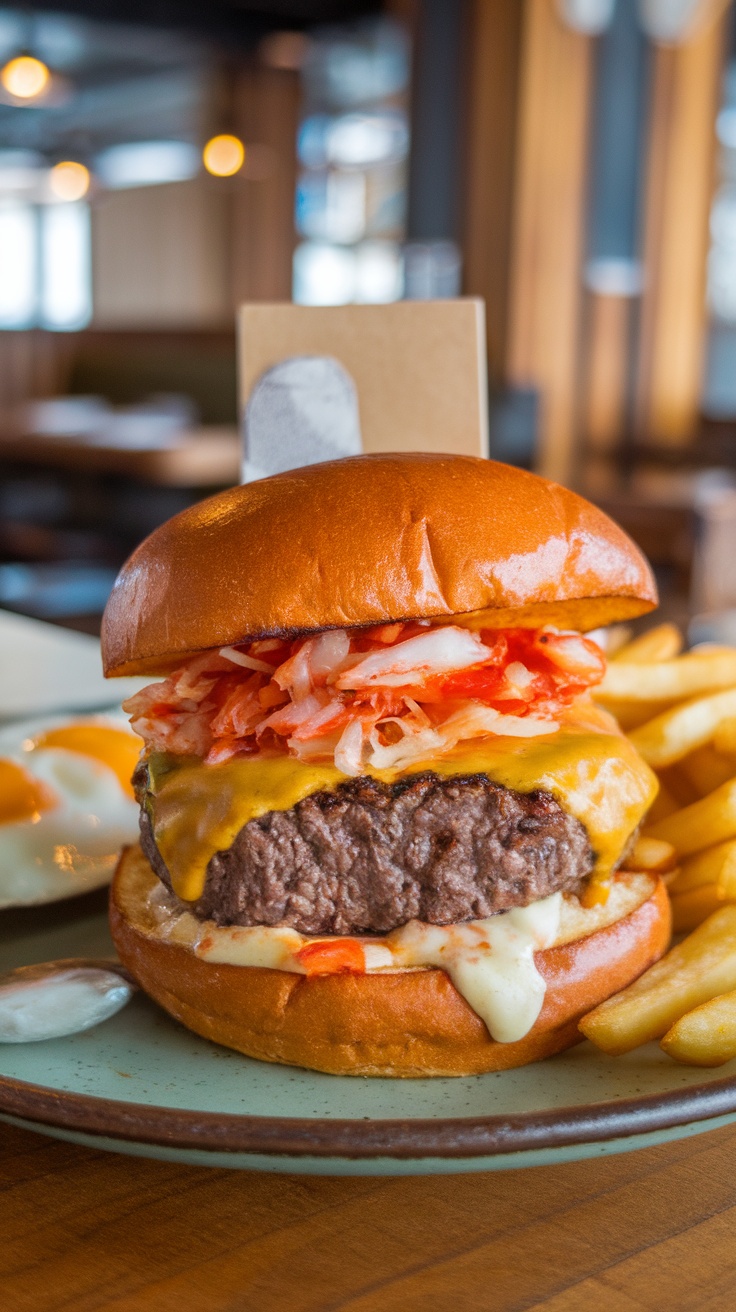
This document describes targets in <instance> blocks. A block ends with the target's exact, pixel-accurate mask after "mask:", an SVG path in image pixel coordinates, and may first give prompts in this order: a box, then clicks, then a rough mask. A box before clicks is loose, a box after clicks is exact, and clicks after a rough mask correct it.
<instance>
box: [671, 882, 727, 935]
mask: <svg viewBox="0 0 736 1312" xmlns="http://www.w3.org/2000/svg"><path fill="white" fill-rule="evenodd" d="M668 892H669V894H670V900H671V902H672V931H673V933H675V934H689V933H690V931H691V930H693V929H697V928H698V925H702V923H703V921H704V920H707V919H708V916H710V915H712V914H713V912H714V911H717V910H718V908H719V907H720V906H723V903H724V902H725V900H726V897H725V894H724V892H723V890H722V889H721V888H720V887H719V885H718V884H701V885H700V887H699V888H691V889H689V890H688V891H687V892H686V893H674V892H673V889H672V885H670V887H669V889H668Z"/></svg>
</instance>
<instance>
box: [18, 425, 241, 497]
mask: <svg viewBox="0 0 736 1312" xmlns="http://www.w3.org/2000/svg"><path fill="white" fill-rule="evenodd" d="M241 456H242V450H241V440H240V436H239V434H238V430H237V428H235V427H231V426H229V425H214V424H210V425H205V426H204V427H202V428H197V429H192V430H191V432H188V433H186V434H183V435H182V439H181V441H179V442H174V443H172V444H171V445H165V444H164V445H161V446H154V447H149V448H141V447H138V448H136V447H134V446H119V445H116V444H115V442H114V441H113V440H111V441H109V442H102V441H100V442H90V441H85V440H83V439H82V438H73V437H68V438H66V437H43V436H40V435H37V434H30V433H29V434H20V435H19V434H12V433H6V434H2V433H0V460H3V461H7V462H18V463H21V464H31V465H40V466H45V467H47V468H52V469H63V470H71V471H73V472H83V473H85V474H120V475H123V476H124V477H126V478H133V479H137V480H139V481H140V482H142V483H152V484H157V485H159V486H162V487H182V488H188V487H220V486H229V485H230V484H232V483H237V482H239V481H240V462H241Z"/></svg>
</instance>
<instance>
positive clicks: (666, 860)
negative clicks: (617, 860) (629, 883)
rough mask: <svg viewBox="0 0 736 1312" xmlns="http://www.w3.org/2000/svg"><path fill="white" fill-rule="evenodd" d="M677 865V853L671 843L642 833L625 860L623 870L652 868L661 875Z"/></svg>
mask: <svg viewBox="0 0 736 1312" xmlns="http://www.w3.org/2000/svg"><path fill="white" fill-rule="evenodd" d="M676 865H677V853H676V852H675V849H674V847H673V846H672V844H671V843H663V842H662V840H661V839H659V838H645V837H644V835H643V834H641V835H640V836H639V837H638V838H637V840H636V842H635V843H634V846H633V848H632V850H631V851H630V852H629V855H628V856H627V857H626V859H625V861H623V862H622V865H621V868H622V870H651V871H652V872H653V873H655V874H658V875H661V874H663V873H664V872H665V871H667V870H674V868H675V866H676Z"/></svg>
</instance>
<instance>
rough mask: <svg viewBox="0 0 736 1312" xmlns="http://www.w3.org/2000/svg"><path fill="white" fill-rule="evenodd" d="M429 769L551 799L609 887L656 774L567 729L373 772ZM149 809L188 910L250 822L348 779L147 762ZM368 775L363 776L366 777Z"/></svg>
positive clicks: (588, 731)
mask: <svg viewBox="0 0 736 1312" xmlns="http://www.w3.org/2000/svg"><path fill="white" fill-rule="evenodd" d="M427 771H432V772H433V773H434V774H437V775H441V776H444V777H447V776H450V775H466V776H467V775H476V774H484V775H486V776H487V777H488V778H489V779H491V780H493V782H494V783H497V784H501V785H502V786H503V787H505V788H511V789H514V790H515V791H517V792H520V793H529V792H533V791H534V790H535V789H540V790H542V791H544V792H548V793H551V794H552V796H553V797H555V798H556V799H557V801H558V802H559V803H560V805H561V806H562V807H563V808H564V810H565V811H567V812H568V813H569V814H570V815H572V816H574V817H575V818H576V819H577V820H579V821H580V822H581V824H583V825H584V826H585V829H586V830H587V833H588V836H589V838H590V843H591V846H592V848H593V851H594V853H595V857H596V866H595V877H596V879H597V880H600V881H605V880H606V879H607V878H608V876H609V875H610V872H611V871H612V870H613V868H614V867H615V866H616V864H617V862H618V861H619V859H620V857H621V855H622V853H623V851H624V849H625V847H626V844H627V843H628V841H629V839H630V837H631V835H632V834H633V833H634V830H635V829H636V828H637V826H638V824H639V823H640V821H641V819H642V817H643V815H644V814H645V813H646V811H647V810H648V808H649V806H650V805H651V803H652V801H653V800H654V796H655V794H656V791H657V781H656V778H655V776H654V775H653V773H652V771H651V770H650V769H649V767H648V766H647V765H645V763H644V761H642V759H641V757H640V756H639V754H638V753H637V751H636V749H635V748H634V747H633V746H632V745H631V743H630V742H628V740H627V739H626V738H624V737H623V736H622V735H621V734H619V733H616V732H613V731H607V732H602V731H600V730H598V729H597V728H593V727H592V726H590V725H588V726H586V725H585V724H581V725H575V724H569V725H567V726H565V727H563V728H561V729H560V730H559V731H557V732H555V733H553V734H548V735H547V734H546V735H544V736H543V737H539V738H501V737H499V738H490V737H489V738H486V739H483V740H482V741H481V740H476V741H475V742H474V743H470V744H464V745H462V746H461V747H459V748H456V749H455V751H453V752H452V753H449V754H448V755H447V756H443V757H438V758H436V759H433V760H431V761H426V762H423V763H416V764H414V765H412V766H411V767H410V768H407V769H405V770H393V771H391V770H372V771H370V773H371V775H372V776H373V777H374V778H377V779H380V780H382V781H383V782H385V783H393V782H394V781H395V780H396V779H398V778H401V777H406V776H408V775H414V774H421V773H425V772H427ZM149 773H150V791H149V793H148V795H147V797H146V809H147V811H148V814H149V816H150V819H151V823H152V826H153V833H154V837H155V839H156V843H157V846H158V849H159V851H160V853H161V856H162V857H163V859H164V861H165V862H166V865H167V867H168V869H169V872H170V875H171V881H172V885H173V888H174V891H175V892H176V894H177V895H178V896H179V897H180V898H182V899H183V900H184V901H187V902H193V901H196V900H197V898H199V897H201V895H202V892H203V890H204V884H205V875H206V870H207V865H208V863H209V861H210V859H211V858H212V857H213V856H214V855H215V853H216V852H220V851H222V850H224V849H226V848H228V847H229V846H230V845H231V843H232V842H233V840H234V839H235V837H236V835H237V834H238V833H239V831H240V830H241V829H242V828H243V826H244V825H246V824H247V823H248V821H249V820H254V819H257V818H258V817H259V816H262V815H266V814H267V813H268V812H269V811H287V810H289V809H290V808H291V807H293V806H295V805H296V804H297V803H298V802H300V801H303V799H304V798H305V797H308V796H309V795H310V794H311V793H315V792H318V791H320V790H321V789H327V790H334V789H335V788H336V787H337V785H338V784H340V783H342V782H343V781H344V780H345V779H346V776H345V775H343V774H342V773H341V772H340V771H339V770H338V769H336V768H335V766H331V765H308V764H305V763H303V762H301V761H297V760H296V759H294V758H293V757H291V756H285V755H279V756H271V757H267V756H257V757H242V758H239V759H236V760H230V761H226V762H224V763H222V764H220V765H204V764H202V762H201V761H198V760H195V759H194V758H190V757H187V758H184V757H178V758H176V757H169V756H163V755H153V756H151V758H150V760H149ZM366 773H368V772H366Z"/></svg>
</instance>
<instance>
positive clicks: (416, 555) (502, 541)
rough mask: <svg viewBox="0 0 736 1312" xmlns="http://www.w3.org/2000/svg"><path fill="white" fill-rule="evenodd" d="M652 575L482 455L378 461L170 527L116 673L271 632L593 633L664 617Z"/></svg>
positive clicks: (558, 502) (326, 472)
mask: <svg viewBox="0 0 736 1312" xmlns="http://www.w3.org/2000/svg"><path fill="white" fill-rule="evenodd" d="M656 603H657V593H656V587H655V583H654V579H653V577H652V573H651V570H650V569H649V566H648V564H647V562H646V560H645V559H644V557H643V556H642V554H641V552H640V551H639V549H638V548H637V547H636V546H635V545H634V543H633V542H632V541H631V539H630V538H629V537H627V535H626V534H625V533H624V532H623V530H622V529H620V528H619V527H618V526H617V525H616V524H614V523H613V521H612V520H610V519H609V518H608V517H607V516H606V515H604V514H603V512H602V511H601V510H598V509H597V508H596V507H595V506H592V505H591V504H590V503H589V502H588V501H585V500H584V499H583V498H582V497H580V496H577V494H576V493H574V492H570V491H568V490H567V489H566V488H562V487H559V486H558V485H557V484H556V483H550V482H549V481H548V480H547V479H544V478H539V477H537V475H535V474H530V473H527V472H525V471H524V470H521V469H515V468H512V467H511V466H509V465H502V464H498V463H497V462H495V461H492V460H480V459H476V458H474V457H471V456H449V455H448V456H445V455H419V454H414V455H372V456H356V457H355V458H352V459H346V460H335V461H330V462H328V463H326V464H321V465H309V466H307V467H306V468H304V469H295V470H292V471H289V472H288V473H284V474H277V475H276V476H275V477H273V478H265V479H261V480H260V481H258V482H255V483H247V484H245V485H244V486H242V487H235V488H231V489H230V490H229V491H227V492H221V493H220V494H219V495H217V496H214V497H210V498H208V499H207V500H206V501H202V502H200V503H199V504H198V505H196V506H193V507H191V508H190V509H188V510H184V511H182V513H181V514H179V515H175V516H174V518H173V519H170V520H169V521H168V523H166V524H163V525H162V526H161V527H160V528H158V529H156V530H155V532H153V533H152V534H151V535H150V537H148V538H147V539H146V540H145V542H143V543H142V544H141V546H140V547H138V549H137V550H136V551H135V552H134V553H133V555H132V556H131V557H130V559H129V560H128V561H127V563H126V564H125V565H124V566H123V568H122V570H121V571H120V574H119V576H118V579H117V581H116V583H115V587H114V589H113V592H112V595H111V597H110V600H109V601H108V604H107V609H106V611H105V616H104V619H103V625H102V653H103V663H104V667H105V673H106V674H107V675H122V674H125V675H128V674H147V673H162V674H163V673H167V672H168V671H169V670H170V669H172V668H173V667H174V666H175V665H176V664H177V662H179V661H180V660H181V659H182V658H183V657H186V656H187V655H189V654H191V653H193V652H196V651H202V650H205V649H208V648H212V647H222V646H224V645H227V644H230V643H238V642H244V641H247V640H249V639H253V638H257V637H265V636H269V635H288V634H294V633H304V632H310V631H312V630H318V629H328V628H346V627H352V626H357V625H366V624H381V623H386V622H389V621H391V620H407V619H425V618H432V617H437V618H441V617H451V616H455V615H465V616H468V615H471V614H473V613H475V612H480V613H481V614H480V616H479V619H482V622H483V624H484V625H486V626H488V627H497V628H501V627H504V626H508V625H522V626H526V627H535V626H538V625H540V626H541V625H543V624H552V625H556V626H557V627H561V628H573V629H582V630H586V629H592V628H597V627H598V626H599V625H603V624H610V623H613V622H615V621H618V620H623V619H629V618H631V617H633V616H636V615H642V614H644V613H645V612H646V611H649V610H651V609H652V608H653V607H654V606H655V605H656Z"/></svg>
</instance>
